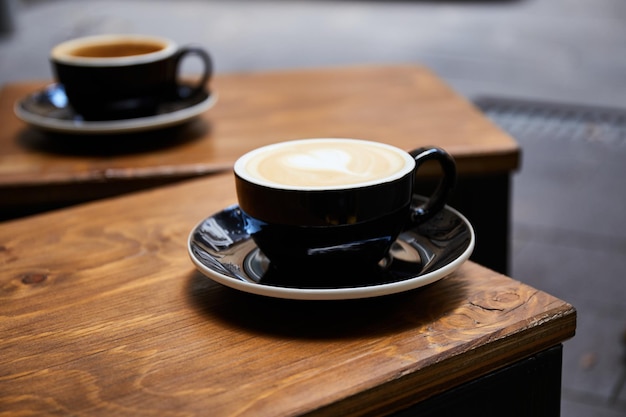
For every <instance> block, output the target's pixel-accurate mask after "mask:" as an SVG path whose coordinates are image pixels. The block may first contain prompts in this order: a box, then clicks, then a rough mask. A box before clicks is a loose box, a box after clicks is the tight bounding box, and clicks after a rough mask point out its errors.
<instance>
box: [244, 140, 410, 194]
mask: <svg viewBox="0 0 626 417" xmlns="http://www.w3.org/2000/svg"><path fill="white" fill-rule="evenodd" d="M414 166H415V161H414V159H413V158H412V157H411V156H410V155H409V154H408V153H406V152H404V151H402V150H400V149H397V148H394V147H391V146H388V145H385V144H382V143H378V142H366V141H355V140H345V139H314V140H307V141H294V142H290V143H288V144H286V143H279V144H276V145H273V146H268V147H265V148H262V149H259V150H257V151H253V152H251V153H249V154H248V155H246V156H244V157H243V158H241V159H240V160H239V161H238V163H237V167H236V171H237V173H238V174H239V175H243V176H245V177H248V178H250V179H251V180H252V181H254V182H257V183H259V184H265V185H267V186H268V187H278V188H284V189H294V190H297V189H306V190H328V189H334V188H337V189H341V188H345V187H362V186H366V185H368V184H369V185H371V184H374V183H377V182H385V181H391V180H393V179H396V178H398V177H401V176H402V175H404V174H406V173H407V172H408V171H410V170H411V169H413V167H414Z"/></svg>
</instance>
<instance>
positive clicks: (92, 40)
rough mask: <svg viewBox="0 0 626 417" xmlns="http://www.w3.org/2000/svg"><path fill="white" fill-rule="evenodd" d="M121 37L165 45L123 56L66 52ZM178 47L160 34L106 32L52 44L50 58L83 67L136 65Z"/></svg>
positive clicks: (161, 55)
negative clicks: (98, 55) (84, 55)
mask: <svg viewBox="0 0 626 417" xmlns="http://www.w3.org/2000/svg"><path fill="white" fill-rule="evenodd" d="M121 39H125V40H131V41H151V42H159V43H162V44H164V45H165V48H163V49H161V50H158V51H156V52H150V53H147V54H141V55H133V56H123V57H78V56H72V55H70V54H69V53H68V51H69V50H71V49H74V48H76V47H78V46H81V45H87V44H102V43H107V42H111V41H119V40H121ZM177 49H178V45H177V44H176V42H174V41H173V40H171V39H168V38H164V37H161V36H153V35H139V34H106V35H93V36H85V37H80V38H75V39H70V40H67V41H65V42H61V43H59V44H57V45H56V46H54V47H53V48H52V50H51V51H50V59H51V60H52V61H54V62H58V63H62V64H66V65H76V66H85V67H102V66H123V65H136V64H143V63H148V62H153V61H158V60H159V59H163V58H167V57H168V56H170V55H172V54H173V53H174V52H176V50H177Z"/></svg>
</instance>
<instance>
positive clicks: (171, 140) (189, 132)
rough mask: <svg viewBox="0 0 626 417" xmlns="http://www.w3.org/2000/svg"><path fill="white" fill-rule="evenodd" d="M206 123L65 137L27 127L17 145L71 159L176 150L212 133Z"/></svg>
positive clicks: (202, 121)
mask: <svg viewBox="0 0 626 417" xmlns="http://www.w3.org/2000/svg"><path fill="white" fill-rule="evenodd" d="M210 131H211V125H210V123H208V122H207V121H206V120H203V119H199V118H198V119H194V120H192V121H189V122H187V123H184V124H182V125H179V126H173V127H168V128H164V129H159V130H153V131H146V132H137V133H124V134H97V135H82V134H63V133H52V132H43V131H40V130H37V129H33V128H29V127H27V128H25V129H24V130H22V132H21V133H20V135H19V136H18V138H17V141H18V144H19V145H20V146H22V147H24V148H27V149H29V150H32V151H37V152H46V153H53V154H60V155H71V156H120V155H129V154H138V153H143V152H151V151H158V150H164V149H169V148H175V147H177V146H181V145H184V144H187V143H190V142H194V141H197V140H200V139H201V138H202V137H206V136H208V135H209V134H210Z"/></svg>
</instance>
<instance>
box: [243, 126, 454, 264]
mask: <svg viewBox="0 0 626 417" xmlns="http://www.w3.org/2000/svg"><path fill="white" fill-rule="evenodd" d="M427 160H436V161H438V162H439V164H440V165H441V167H442V171H443V177H442V178H441V181H440V183H439V187H438V188H437V190H436V191H435V193H434V194H433V196H431V198H430V199H428V200H427V202H426V203H423V204H421V205H419V206H413V203H412V202H413V201H414V199H413V183H414V177H415V174H416V172H417V170H418V168H419V167H420V166H421V164H422V163H423V162H425V161H427ZM234 173H235V184H236V187H237V198H238V201H239V207H240V209H241V211H242V213H243V217H244V219H245V229H246V232H247V233H249V234H250V236H251V237H252V239H253V240H254V242H255V243H256V244H257V246H258V248H259V249H260V250H261V252H262V253H263V254H264V255H265V256H267V257H268V258H269V260H270V266H271V267H272V268H278V269H280V270H282V271H294V270H297V269H302V268H306V269H308V270H319V269H322V270H324V269H328V268H334V269H336V268H338V267H339V268H350V269H354V268H356V267H358V268H371V267H373V266H375V265H376V264H378V262H379V261H380V260H381V259H382V258H384V257H385V256H386V255H387V253H388V251H389V249H390V247H391V245H392V243H393V242H394V241H395V240H396V238H397V237H398V235H399V234H400V232H401V231H402V230H404V229H407V228H410V227H413V226H415V225H417V224H419V223H420V222H423V221H425V220H427V219H428V218H429V217H430V216H432V215H434V214H435V213H436V212H438V211H439V210H440V209H442V208H443V206H444V205H445V200H446V198H447V194H448V192H449V190H450V189H451V188H452V186H453V184H454V181H455V177H456V166H455V163H454V160H453V159H452V157H451V156H450V155H449V154H448V153H447V152H445V151H444V150H442V149H439V148H435V147H427V148H420V149H418V150H416V151H414V152H411V153H409V152H406V151H404V150H402V149H399V148H396V147H393V146H390V145H387V144H384V143H380V142H374V141H365V140H359V139H344V138H316V139H302V140H294V141H288V142H282V143H276V144H273V145H269V146H265V147H262V148H259V149H256V150H253V151H251V152H249V153H247V154H245V155H243V156H242V157H241V158H239V159H238V160H237V161H236V163H235V166H234Z"/></svg>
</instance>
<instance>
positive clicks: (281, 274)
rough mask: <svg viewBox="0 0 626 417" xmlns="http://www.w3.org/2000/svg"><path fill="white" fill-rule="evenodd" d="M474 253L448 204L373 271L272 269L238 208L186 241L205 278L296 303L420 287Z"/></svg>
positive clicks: (463, 222)
mask: <svg viewBox="0 0 626 417" xmlns="http://www.w3.org/2000/svg"><path fill="white" fill-rule="evenodd" d="M415 198H416V199H421V198H422V197H418V196H416V197H415ZM473 249H474V231H473V229H472V226H471V224H470V223H469V222H468V220H467V219H466V218H465V217H464V216H463V215H461V214H460V213H459V212H457V211H456V210H454V209H452V208H450V207H448V206H446V207H445V208H444V209H443V210H442V211H441V212H440V213H438V214H437V215H436V216H435V217H433V218H432V219H430V220H428V221H426V222H425V223H423V224H421V225H419V226H418V227H416V228H414V229H411V230H407V231H405V232H403V233H402V234H401V235H400V237H399V238H398V240H397V241H396V242H395V243H394V245H393V247H392V249H391V252H390V254H389V256H388V258H387V259H384V260H382V261H381V262H380V263H379V264H378V267H377V268H376V269H375V270H370V269H368V270H357V269H355V268H354V267H351V266H344V267H341V266H339V267H336V268H333V270H323V271H313V272H311V271H303V270H290V271H279V270H277V269H274V268H273V267H272V265H271V263H270V262H269V260H268V259H267V258H266V257H265V256H264V255H263V253H262V252H260V251H259V249H258V248H257V247H256V245H255V244H254V242H253V240H252V238H251V237H250V236H249V235H248V234H247V233H246V232H245V230H244V221H243V218H242V214H241V211H240V209H239V207H238V206H231V207H228V208H226V209H224V210H223V211H221V212H219V213H216V214H214V215H213V216H211V217H209V218H207V219H205V220H203V221H202V222H201V223H200V224H198V225H197V226H196V227H195V228H194V229H193V230H192V231H191V233H190V235H189V240H188V251H189V255H190V257H191V260H192V262H193V263H194V264H195V265H196V267H197V268H198V270H199V271H200V272H202V273H203V274H204V275H206V276H207V277H208V278H210V279H212V280H214V281H216V282H218V283H220V284H222V285H226V286H228V287H231V288H234V289H237V290H240V291H244V292H249V293H253V294H258V295H263V296H268V297H277V298H287V299H300V300H342V299H356V298H369V297H378V296H383V295H389V294H396V293H400V292H404V291H408V290H412V289H415V288H419V287H422V286H424V285H428V284H430V283H432V282H435V281H438V280H440V279H441V278H443V277H445V276H447V275H449V274H450V273H452V272H453V271H454V270H456V269H457V268H458V267H459V266H460V265H461V264H462V263H463V262H465V261H466V260H467V259H468V258H469V257H470V255H471V253H472V251H473Z"/></svg>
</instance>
